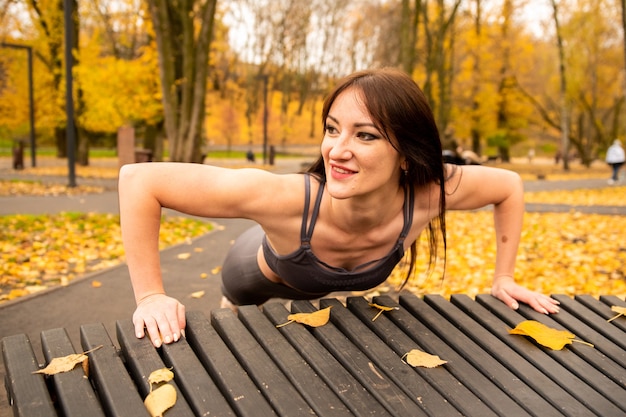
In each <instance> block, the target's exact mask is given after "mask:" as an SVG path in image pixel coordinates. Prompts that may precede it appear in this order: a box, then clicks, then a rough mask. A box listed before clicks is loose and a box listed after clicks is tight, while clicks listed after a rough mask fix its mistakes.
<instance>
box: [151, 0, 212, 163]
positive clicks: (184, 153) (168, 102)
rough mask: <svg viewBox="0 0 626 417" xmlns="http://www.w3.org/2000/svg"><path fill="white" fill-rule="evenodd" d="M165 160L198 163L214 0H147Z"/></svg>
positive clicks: (200, 155)
mask: <svg viewBox="0 0 626 417" xmlns="http://www.w3.org/2000/svg"><path fill="white" fill-rule="evenodd" d="M148 5H149V11H150V18H151V20H152V25H153V28H154V33H155V36H156V43H157V50H158V52H159V74H160V79H161V93H162V101H163V111H164V120H165V132H166V135H167V139H168V141H169V147H170V159H171V160H173V161H184V162H201V158H202V153H201V146H202V134H203V125H204V118H205V101H206V85H207V74H208V63H209V47H210V45H211V40H212V36H213V24H214V19H215V12H216V6H217V0H202V1H196V2H192V1H180V2H178V1H166V0H148Z"/></svg>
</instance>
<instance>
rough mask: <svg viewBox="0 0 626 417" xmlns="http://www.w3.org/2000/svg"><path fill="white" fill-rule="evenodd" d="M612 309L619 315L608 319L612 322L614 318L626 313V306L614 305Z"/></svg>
mask: <svg viewBox="0 0 626 417" xmlns="http://www.w3.org/2000/svg"><path fill="white" fill-rule="evenodd" d="M611 311H614V312H616V313H617V315H616V316H614V317H612V318H610V319H609V320H608V322H609V323H610V322H612V321H613V320H615V319H616V318H618V317H620V316H623V315H626V307H619V306H612V307H611Z"/></svg>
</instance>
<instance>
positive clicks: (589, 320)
mask: <svg viewBox="0 0 626 417" xmlns="http://www.w3.org/2000/svg"><path fill="white" fill-rule="evenodd" d="M552 298H554V299H556V300H558V301H559V302H560V303H561V305H560V307H561V309H565V310H567V312H568V313H570V314H571V315H573V316H574V317H576V319H577V320H580V321H582V322H583V323H585V324H587V325H588V326H589V327H591V328H592V329H593V330H594V331H596V332H598V333H599V334H601V335H602V336H604V337H605V338H606V339H607V340H609V341H610V342H611V343H612V344H615V345H616V346H618V347H620V348H621V349H622V351H626V337H624V336H625V335H624V332H623V331H622V330H620V329H618V328H616V327H615V326H612V325H611V323H609V322H608V321H607V320H608V318H610V317H612V316H609V317H608V318H605V317H603V316H602V315H598V314H597V313H596V312H595V311H594V310H592V309H590V308H589V307H587V306H586V305H584V304H582V303H580V302H578V301H577V299H576V300H575V299H573V298H571V297H568V296H566V295H552ZM606 308H607V314H608V313H612V312H611V309H610V307H608V306H606ZM613 315H614V314H613Z"/></svg>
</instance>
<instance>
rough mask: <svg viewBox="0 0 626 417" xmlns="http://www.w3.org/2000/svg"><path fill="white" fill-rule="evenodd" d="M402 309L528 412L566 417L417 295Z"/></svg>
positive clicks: (407, 296)
mask: <svg viewBox="0 0 626 417" xmlns="http://www.w3.org/2000/svg"><path fill="white" fill-rule="evenodd" d="M400 305H401V306H402V307H403V308H404V309H406V310H407V311H408V312H409V313H410V314H411V315H412V316H413V317H414V318H415V319H416V321H417V322H422V323H423V324H425V325H426V326H427V327H428V328H429V329H430V330H431V331H432V332H433V333H435V334H436V335H437V336H438V337H440V338H441V339H442V340H443V341H444V342H445V343H448V344H449V345H450V346H451V347H453V348H454V349H455V350H456V351H457V352H458V353H459V354H460V355H461V356H462V357H463V358H464V359H465V362H467V363H469V364H471V365H472V366H473V367H475V368H476V369H478V370H479V371H480V372H481V373H482V374H483V375H485V376H486V377H487V378H489V379H491V380H492V381H493V382H494V383H495V384H496V385H497V386H498V387H500V389H502V390H503V391H504V392H505V393H507V394H508V395H509V396H511V397H512V398H514V399H515V400H516V402H517V403H518V404H520V405H521V406H522V407H524V408H525V409H526V410H527V411H528V412H530V413H531V414H533V415H536V416H542V417H547V416H554V417H556V416H562V413H561V412H560V411H559V410H558V409H557V408H555V407H554V406H552V404H551V403H550V402H548V401H547V400H546V399H544V398H543V397H542V396H541V395H539V394H538V393H537V392H535V390H534V389H532V388H531V387H530V386H529V385H528V384H527V382H525V381H523V380H522V379H520V378H519V377H518V376H517V375H516V374H514V373H513V372H512V371H511V370H510V369H508V368H507V367H505V366H503V365H502V364H501V363H500V362H499V361H497V360H496V359H495V358H494V356H493V355H492V353H493V352H489V351H485V350H484V349H483V348H481V347H480V346H479V345H478V344H476V343H475V342H474V340H472V339H471V338H470V337H469V335H468V333H469V331H470V329H466V328H464V329H463V330H461V329H459V328H458V327H457V326H455V325H453V324H452V323H450V322H449V321H448V320H447V319H445V318H444V317H442V316H440V315H439V314H437V313H436V312H435V311H434V310H433V309H432V308H431V307H430V306H428V305H427V304H426V302H424V301H423V300H420V299H418V298H417V297H416V296H415V295H413V294H402V295H400ZM409 335H410V336H411V337H412V338H413V339H414V340H416V341H419V340H420V339H422V338H423V337H424V336H423V335H422V334H419V333H414V332H411V333H410V334H409ZM434 353H437V352H434Z"/></svg>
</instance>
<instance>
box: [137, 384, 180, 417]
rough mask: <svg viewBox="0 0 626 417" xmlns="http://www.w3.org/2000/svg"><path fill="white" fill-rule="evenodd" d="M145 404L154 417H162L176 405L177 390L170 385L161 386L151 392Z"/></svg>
mask: <svg viewBox="0 0 626 417" xmlns="http://www.w3.org/2000/svg"><path fill="white" fill-rule="evenodd" d="M143 403H144V405H145V406H146V409H147V410H148V412H149V413H150V415H151V416H152V417H162V416H163V413H165V411H167V410H169V409H170V408H172V407H173V406H174V404H176V390H175V389H174V386H172V385H170V384H165V385H161V386H160V387H159V388H157V389H155V390H154V391H152V392H150V394H148V396H147V397H146V399H145V400H144V402H143Z"/></svg>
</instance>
